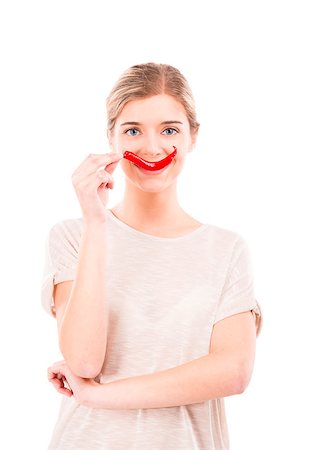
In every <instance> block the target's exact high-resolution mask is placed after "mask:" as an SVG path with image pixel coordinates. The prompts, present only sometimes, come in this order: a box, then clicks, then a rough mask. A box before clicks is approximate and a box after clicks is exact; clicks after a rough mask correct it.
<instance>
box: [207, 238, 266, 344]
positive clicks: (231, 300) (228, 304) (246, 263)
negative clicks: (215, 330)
mask: <svg viewBox="0 0 320 450" xmlns="http://www.w3.org/2000/svg"><path fill="white" fill-rule="evenodd" d="M245 311H252V314H253V316H254V318H255V323H256V333H257V335H258V334H260V331H261V326H262V311H261V307H260V304H259V303H258V302H257V300H256V298H255V293H254V277H253V268H252V260H251V254H250V250H249V247H248V244H247V242H246V241H245V240H244V239H243V238H242V236H239V235H238V239H237V240H236V242H235V245H234V248H233V252H232V255H231V259H230V263H229V269H228V271H227V276H226V280H225V283H224V286H223V289H222V294H221V297H220V300H219V305H218V308H217V313H216V317H215V321H214V323H216V322H218V321H220V320H222V319H225V318H226V317H229V316H232V315H234V314H239V313H241V312H245Z"/></svg>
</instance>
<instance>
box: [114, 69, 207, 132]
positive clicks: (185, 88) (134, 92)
mask: <svg viewBox="0 0 320 450" xmlns="http://www.w3.org/2000/svg"><path fill="white" fill-rule="evenodd" d="M160 94H167V95H171V96H172V97H174V98H175V99H176V100H177V101H178V102H180V103H181V104H182V105H183V106H184V108H185V111H186V115H187V117H188V120H189V124H190V130H191V133H196V132H197V131H198V129H199V126H200V123H199V122H197V119H196V111H195V102H194V98H193V95H192V92H191V89H190V86H189V84H188V81H187V80H186V78H185V77H184V76H183V75H182V73H181V72H180V71H179V70H178V69H176V68H175V67H173V66H170V65H168V64H157V63H153V62H149V63H145V64H136V65H134V66H132V67H129V69H127V70H126V71H125V72H124V73H123V74H122V75H121V76H120V78H119V79H118V81H117V82H116V84H115V85H114V87H113V88H112V90H111V92H110V94H109V95H108V97H107V116H108V132H109V133H111V134H112V132H113V128H114V125H115V122H116V119H117V117H118V115H119V114H120V113H121V111H122V110H123V108H124V106H125V105H126V104H127V103H128V102H129V101H131V100H137V99H141V98H147V97H151V96H153V95H160Z"/></svg>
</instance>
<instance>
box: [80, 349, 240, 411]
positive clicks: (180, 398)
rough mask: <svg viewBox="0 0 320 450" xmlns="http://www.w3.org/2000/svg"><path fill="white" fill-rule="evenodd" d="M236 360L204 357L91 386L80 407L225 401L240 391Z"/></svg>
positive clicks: (153, 405)
mask: <svg viewBox="0 0 320 450" xmlns="http://www.w3.org/2000/svg"><path fill="white" fill-rule="evenodd" d="M235 361H236V359H234V358H231V357H226V356H225V355H224V356H222V355H221V356H219V355H213V354H210V355H207V356H203V357H201V358H198V359H195V360H193V361H190V362H188V363H185V364H182V365H180V366H177V367H173V368H170V369H167V370H163V371H160V372H155V373H152V374H147V375H142V376H134V377H130V378H124V379H121V380H117V381H112V382H110V383H107V384H98V383H97V384H95V386H94V387H90V388H89V389H88V390H87V391H86V392H85V393H84V397H83V399H82V400H83V401H82V403H83V404H84V405H86V406H89V407H93V408H107V409H140V408H165V407H170V406H180V405H187V404H192V403H201V402H204V401H207V400H209V399H214V398H218V397H227V396H230V395H234V394H239V393H240V392H242V391H243V385H244V382H243V379H244V378H243V374H242V373H241V369H240V368H239V366H237V364H236V363H235Z"/></svg>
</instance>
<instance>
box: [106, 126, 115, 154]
mask: <svg viewBox="0 0 320 450" xmlns="http://www.w3.org/2000/svg"><path fill="white" fill-rule="evenodd" d="M107 139H108V142H109V147H110V150H111V151H112V152H113V151H114V148H113V147H114V145H113V139H112V134H111V133H110V130H107Z"/></svg>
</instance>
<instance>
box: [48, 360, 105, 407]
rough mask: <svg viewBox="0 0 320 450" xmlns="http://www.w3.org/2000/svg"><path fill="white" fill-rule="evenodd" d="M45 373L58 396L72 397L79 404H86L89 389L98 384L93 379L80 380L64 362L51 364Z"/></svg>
mask: <svg viewBox="0 0 320 450" xmlns="http://www.w3.org/2000/svg"><path fill="white" fill-rule="evenodd" d="M47 372H48V380H49V381H50V382H51V383H52V384H53V386H54V387H55V389H56V390H57V391H58V392H59V393H60V394H64V395H66V396H67V397H71V396H72V395H73V396H74V397H75V399H76V400H77V401H78V402H79V403H81V404H85V403H86V400H87V397H88V394H89V392H90V389H91V388H92V387H95V386H97V385H98V384H99V383H96V382H95V381H94V380H93V379H89V378H81V377H79V376H78V375H75V374H74V373H73V372H72V371H71V369H70V368H69V367H68V365H67V364H66V362H65V361H64V360H63V361H58V362H56V363H54V364H52V366H50V367H48V371H47Z"/></svg>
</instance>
